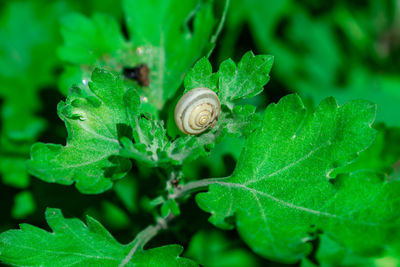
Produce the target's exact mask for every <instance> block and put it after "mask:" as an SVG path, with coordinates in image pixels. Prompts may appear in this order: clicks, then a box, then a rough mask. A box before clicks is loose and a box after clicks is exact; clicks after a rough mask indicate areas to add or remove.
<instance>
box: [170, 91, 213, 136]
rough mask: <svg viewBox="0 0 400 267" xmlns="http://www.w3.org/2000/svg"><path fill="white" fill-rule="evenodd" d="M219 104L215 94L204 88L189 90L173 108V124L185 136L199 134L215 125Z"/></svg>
mask: <svg viewBox="0 0 400 267" xmlns="http://www.w3.org/2000/svg"><path fill="white" fill-rule="evenodd" d="M220 113H221V103H220V101H219V98H218V96H217V94H216V93H215V92H214V91H212V90H210V89H208V88H204V87H199V88H195V89H192V90H190V91H189V92H187V93H186V94H184V95H183V96H182V98H181V99H180V100H179V102H178V104H177V105H176V107H175V123H176V125H177V126H178V128H179V130H181V131H182V132H183V133H185V134H192V135H196V134H200V133H202V132H204V131H205V130H207V129H208V128H210V127H214V126H215V124H216V123H217V120H218V117H219V114H220Z"/></svg>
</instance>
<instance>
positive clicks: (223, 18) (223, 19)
mask: <svg viewBox="0 0 400 267" xmlns="http://www.w3.org/2000/svg"><path fill="white" fill-rule="evenodd" d="M230 2H231V1H230V0H225V7H224V10H223V11H222V16H221V20H220V21H219V24H218V28H217V30H216V31H215V33H214V35H213V36H212V37H211V40H210V44H211V45H212V47H211V49H210V51H208V54H207V58H209V57H210V56H211V54H212V52H213V51H214V47H215V46H214V44H215V43H216V42H217V40H218V36H219V35H220V33H221V31H222V28H223V27H224V24H225V20H226V16H227V14H228V9H229V5H230Z"/></svg>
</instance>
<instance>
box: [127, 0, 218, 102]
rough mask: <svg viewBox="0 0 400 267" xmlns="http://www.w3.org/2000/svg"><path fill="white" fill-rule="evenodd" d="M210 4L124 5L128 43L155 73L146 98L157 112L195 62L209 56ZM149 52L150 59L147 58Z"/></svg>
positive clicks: (153, 0)
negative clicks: (153, 102)
mask: <svg viewBox="0 0 400 267" xmlns="http://www.w3.org/2000/svg"><path fill="white" fill-rule="evenodd" d="M212 3H213V1H208V0H188V1H179V0H166V1H165V0H150V1H140V0H125V1H124V10H125V13H126V20H127V25H128V32H129V36H130V40H131V41H132V43H133V44H134V45H135V46H136V47H138V48H139V51H140V53H139V54H140V55H141V56H142V59H143V62H146V63H147V64H148V65H149V66H150V68H151V71H152V73H154V74H153V75H152V76H151V83H150V91H149V93H150V94H149V95H148V97H149V98H150V99H154V101H155V104H156V106H157V107H158V108H161V107H162V106H163V103H164V102H165V101H166V100H167V99H169V98H171V97H172V96H173V95H174V94H175V93H176V91H177V89H178V88H179V86H180V85H181V83H182V80H183V77H184V74H185V73H186V72H187V71H188V70H189V68H190V67H191V66H192V65H193V64H194V63H195V61H196V60H197V59H198V58H199V57H201V56H203V55H205V54H206V53H207V52H208V51H207V49H208V48H209V44H210V39H211V35H212V33H213V28H214V25H215V23H216V21H215V19H214V17H213V10H212ZM154 14H157V15H156V16H155V15H154ZM171 14H173V16H171ZM191 25H192V26H191ZM191 27H192V28H191ZM149 52H150V53H151V54H152V55H150V56H149V55H146V54H148V53H149Z"/></svg>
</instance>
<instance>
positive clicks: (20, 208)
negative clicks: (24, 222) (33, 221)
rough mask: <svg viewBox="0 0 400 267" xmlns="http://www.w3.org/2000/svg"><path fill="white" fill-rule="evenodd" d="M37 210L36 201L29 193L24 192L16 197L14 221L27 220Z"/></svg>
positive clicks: (13, 212)
mask: <svg viewBox="0 0 400 267" xmlns="http://www.w3.org/2000/svg"><path fill="white" fill-rule="evenodd" d="M35 210H36V204H35V199H34V198H33V195H32V193H31V192H29V191H23V192H20V193H18V194H16V195H15V197H14V206H13V207H12V211H11V214H12V216H13V218H14V219H22V218H25V217H27V216H29V215H31V214H32V213H34V212H35Z"/></svg>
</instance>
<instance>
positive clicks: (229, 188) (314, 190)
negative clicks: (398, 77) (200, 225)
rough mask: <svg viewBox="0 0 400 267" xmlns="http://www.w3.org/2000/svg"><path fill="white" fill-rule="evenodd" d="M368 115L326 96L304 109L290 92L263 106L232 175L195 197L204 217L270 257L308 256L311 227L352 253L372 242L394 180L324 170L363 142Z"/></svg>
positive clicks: (381, 235)
mask: <svg viewBox="0 0 400 267" xmlns="http://www.w3.org/2000/svg"><path fill="white" fill-rule="evenodd" d="M374 117H375V106H374V105H373V104H371V103H369V102H366V101H351V102H349V103H347V104H345V105H343V106H338V105H337V103H336V102H335V100H334V99H333V98H329V99H326V100H324V101H323V102H322V103H321V104H320V105H319V106H318V108H317V109H316V111H315V112H310V111H309V110H307V109H306V108H305V107H304V105H303V103H302V101H301V100H300V98H299V97H298V96H295V95H290V96H287V97H284V98H283V99H282V100H281V101H280V102H279V103H278V104H277V105H274V104H272V105H270V106H269V107H268V108H267V110H266V112H265V115H264V122H263V125H262V127H261V128H260V129H258V130H257V131H255V132H254V133H253V134H251V135H250V136H249V138H248V139H247V142H246V145H245V148H244V149H243V152H242V154H241V157H240V159H239V161H238V165H237V167H236V170H235V172H234V173H233V174H232V176H230V177H228V178H226V179H223V180H221V181H220V182H216V183H215V184H212V185H211V186H210V191H209V192H208V193H203V194H199V195H198V196H197V202H198V204H199V206H200V207H201V208H202V209H204V210H205V211H208V212H211V213H212V216H211V217H210V222H212V223H213V224H215V225H216V226H218V227H221V228H223V229H231V228H233V226H234V225H235V226H236V227H237V229H238V231H239V233H240V235H241V236H242V238H243V239H244V240H245V241H246V242H247V243H248V244H249V246H250V247H251V248H252V249H253V250H254V251H255V252H257V253H259V254H262V255H264V256H266V257H268V258H273V259H275V260H279V261H283V262H295V261H297V260H299V259H301V258H302V257H304V255H307V254H309V253H310V251H311V244H310V243H308V242H307V241H309V240H311V239H313V238H314V235H315V234H316V231H317V230H318V231H323V232H326V233H328V234H329V235H331V236H332V237H333V238H335V239H337V240H338V241H339V242H340V243H342V244H345V245H346V246H348V247H350V248H351V249H353V250H355V251H360V252H364V251H368V250H369V249H371V247H378V248H379V247H381V245H382V244H383V243H384V242H385V241H387V239H388V233H389V232H390V230H392V227H395V225H393V223H394V219H395V218H396V217H393V216H396V215H395V214H396V213H398V212H393V210H396V207H398V205H399V203H398V198H397V197H396V190H399V188H398V183H396V182H395V183H384V182H383V181H382V179H381V178H380V177H377V176H376V175H375V174H374V173H365V172H359V173H352V174H351V175H348V176H342V177H336V178H335V177H331V176H330V174H331V172H332V171H333V170H334V169H335V168H337V167H340V166H344V165H346V164H348V163H349V162H351V161H352V160H353V159H354V157H355V155H356V154H358V153H360V152H361V151H363V150H365V149H366V148H367V147H368V146H369V145H370V144H371V142H372V140H373V139H374V135H375V134H374V130H373V129H371V127H370V125H371V124H372V122H373V120H374ZM334 178H335V179H334ZM330 180H331V181H330ZM349 196H350V197H349ZM221 199H224V201H223V202H221V201H220V200H221ZM231 217H234V218H235V219H234V220H232V219H233V218H231ZM288 218H290V220H289V219H288ZM233 221H234V224H233V223H232V222H233Z"/></svg>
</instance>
